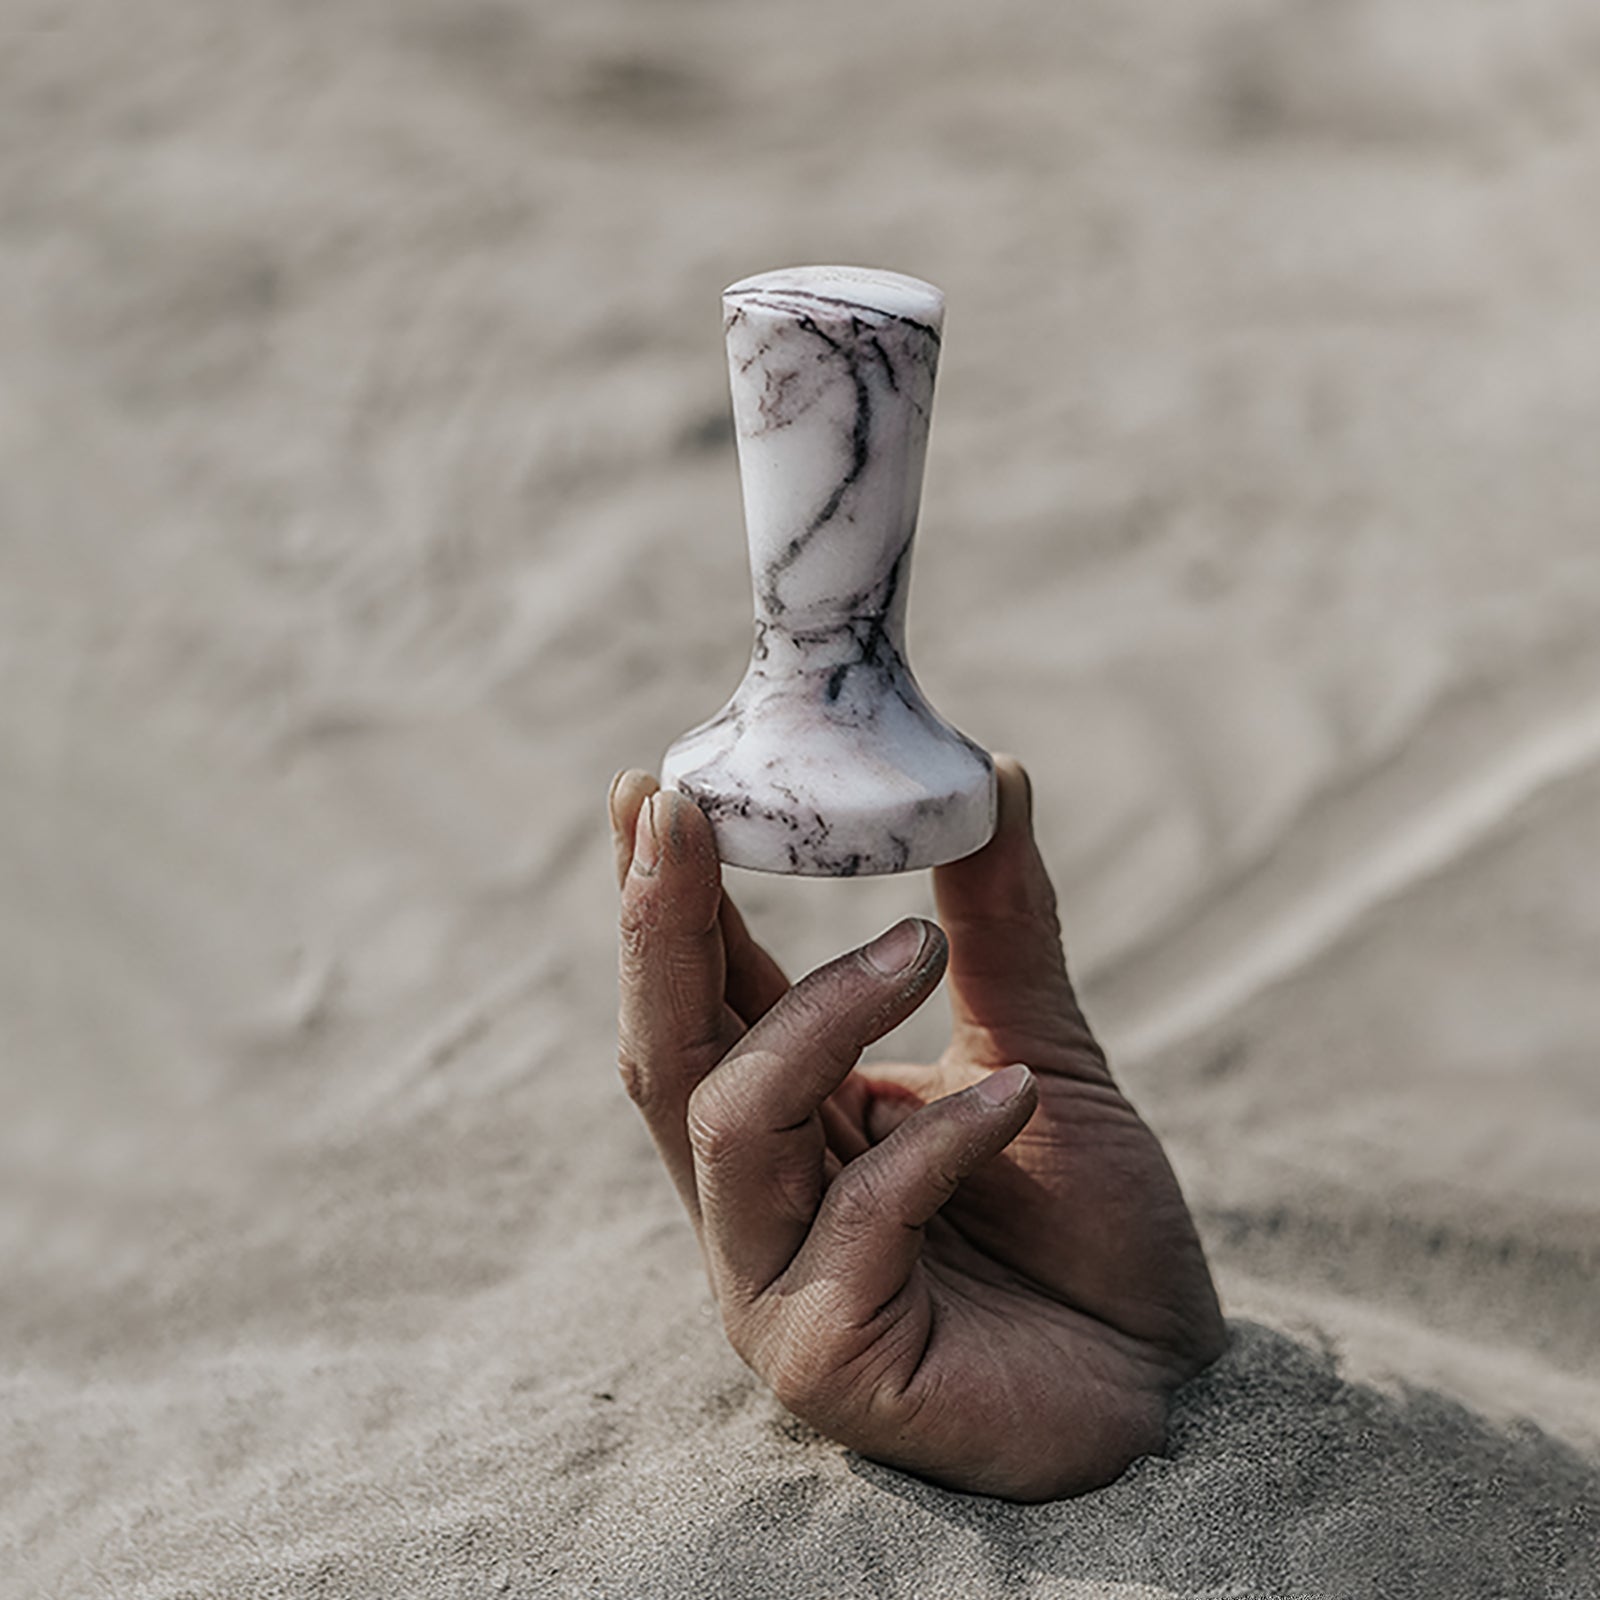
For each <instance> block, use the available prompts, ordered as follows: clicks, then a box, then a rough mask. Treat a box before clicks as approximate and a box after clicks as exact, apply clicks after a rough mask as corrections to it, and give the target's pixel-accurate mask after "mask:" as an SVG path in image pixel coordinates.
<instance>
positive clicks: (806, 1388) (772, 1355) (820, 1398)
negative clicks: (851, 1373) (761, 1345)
mask: <svg viewBox="0 0 1600 1600" xmlns="http://www.w3.org/2000/svg"><path fill="white" fill-rule="evenodd" d="M764 1356H765V1359H764V1360H763V1362H762V1371H761V1375H762V1377H764V1378H765V1379H766V1381H767V1386H768V1387H769V1388H770V1389H771V1390H772V1393H773V1395H774V1396H775V1397H776V1398H777V1401H778V1404H779V1405H781V1406H782V1407H783V1408H784V1410H786V1411H791V1412H793V1413H794V1414H795V1416H797V1417H804V1416H807V1415H812V1414H815V1413H816V1412H818V1411H820V1410H821V1409H822V1407H823V1402H824V1399H825V1397H826V1394H827V1389H828V1381H827V1380H828V1374H826V1373H824V1372H822V1371H820V1370H819V1363H818V1361H817V1358H816V1355H815V1353H814V1352H813V1351H812V1349H811V1348H810V1346H809V1345H808V1344H807V1342H805V1341H804V1340H801V1339H796V1338H794V1337H786V1338H782V1339H779V1340H777V1341H775V1342H774V1343H773V1344H772V1345H771V1346H770V1347H769V1348H768V1349H767V1350H766V1351H765V1352H764Z"/></svg>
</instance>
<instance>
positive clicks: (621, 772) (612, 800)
mask: <svg viewBox="0 0 1600 1600" xmlns="http://www.w3.org/2000/svg"><path fill="white" fill-rule="evenodd" d="M627 775H628V769H627V768H626V767H618V768H617V771H616V775H615V776H614V777H613V778H612V780H611V787H610V788H609V789H607V790H606V810H607V811H610V810H611V808H612V807H613V806H614V805H615V804H616V801H617V785H618V784H619V783H621V782H622V780H623V779H624V778H625V777H627Z"/></svg>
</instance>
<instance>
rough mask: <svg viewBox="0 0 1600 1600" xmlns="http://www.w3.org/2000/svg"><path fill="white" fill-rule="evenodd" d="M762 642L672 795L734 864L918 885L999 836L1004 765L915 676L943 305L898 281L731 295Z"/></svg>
mask: <svg viewBox="0 0 1600 1600" xmlns="http://www.w3.org/2000/svg"><path fill="white" fill-rule="evenodd" d="M722 301H723V307H724V312H725V321H724V326H725V328H726V331H727V340H728V370H729V375H730V378H731V381H732V387H733V420H734V429H735V432H736V435H737V438H738V448H739V472H740V477H741V480H742V482H743V487H744V513H745V526H746V532H747V534H748V536H749V544H750V571H751V577H752V580H753V583H754V588H755V646H754V649H753V650H752V653H751V658H750V666H749V670H748V671H747V672H746V674H745V677H744V681H743V682H742V683H741V684H740V685H739V688H738V691H737V692H736V693H735V694H734V697H733V698H732V699H731V700H730V701H729V702H728V704H727V705H726V706H724V707H723V709H722V710H721V711H720V712H718V714H717V715H716V716H715V717H713V718H712V719H711V720H710V721H709V722H706V723H702V724H701V725H700V726H699V727H698V728H694V729H692V730H691V731H690V732H688V733H686V734H684V736H683V737H682V738H681V739H679V740H678V741H677V743H676V744H674V745H673V746H672V748H671V749H670V750H668V752H667V755H666V760H665V761H664V763H663V765H662V774H661V775H662V781H663V783H665V784H667V785H669V786H671V787H675V788H677V789H679V790H681V791H682V792H683V793H684V794H686V795H689V796H690V797H691V798H692V799H694V800H695V801H696V802H697V803H698V804H699V806H700V808H701V809H702V810H703V811H704V812H705V814H706V816H707V817H709V818H710V820H711V824H712V827H713V829H714V830H715V833H716V839H717V850H718V853H719V854H720V855H721V857H722V859H723V860H724V861H726V862H728V863H730V864H732V865H734V866H740V867H756V868H759V869H761V870H762V871H766V872H786V873H801V874H805V875H808V876H813V877H840V878H845V877H854V876H856V875H857V874H867V873H883V872H907V871H910V870H911V869H913V868H916V867H929V866H935V865H937V864H938V863H939V862H942V861H953V860H955V859H956V858H957V857H959V856H964V855H969V854H970V853H971V852H972V851H974V850H976V849H978V848H979V846H981V845H983V844H984V843H985V842H986V841H987V840H988V838H989V836H990V834H992V833H993V831H994V819H995V780H994V765H993V763H992V762H991V761H990V760H989V757H988V756H987V755H986V754H985V753H984V752H983V751H982V750H981V749H979V748H978V746H977V745H975V744H973V743H972V741H971V740H970V739H967V738H965V737H964V736H963V735H962V734H960V733H958V732H957V731H956V730H955V729H954V728H952V727H951V726H950V724H949V723H948V722H946V721H944V719H943V718H941V717H940V716H939V714H938V713H937V712H936V711H935V710H934V709H933V707H932V706H930V705H929V704H928V702H927V700H926V699H925V698H924V697H923V694H922V691H921V689H919V688H918V687H917V681H916V679H915V678H914V677H912V675H911V668H910V666H909V665H908V664H907V662H906V648H905V638H906V596H907V590H908V587H909V584H910V579H911V542H912V536H913V534H914V533H915V531H916V524H917V506H918V502H919V500H920V498H921V493H922V464H923V458H924V456H925V454H926V451H927V443H928V413H929V410H930V408H931V406H932V403H933V381H934V374H935V372H936V371H937V368H938V364H939V337H940V331H941V328H942V326H943V322H944V296H943V295H942V294H941V293H940V292H939V290H937V289H935V288H934V287H933V285H932V284H928V283H923V282H921V281H920V280H918V279H916V278H907V277H903V276H901V274H899V273H897V272H875V271H867V270H864V269H861V268H857V267H795V268H791V269H788V270H785V271H781V272H767V273H763V274H762V275H761V276H759V277H755V278H746V279H744V280H743V281H742V282H740V283H736V284H734V285H733V287H732V288H731V289H727V290H725V291H724V292H723V297H722Z"/></svg>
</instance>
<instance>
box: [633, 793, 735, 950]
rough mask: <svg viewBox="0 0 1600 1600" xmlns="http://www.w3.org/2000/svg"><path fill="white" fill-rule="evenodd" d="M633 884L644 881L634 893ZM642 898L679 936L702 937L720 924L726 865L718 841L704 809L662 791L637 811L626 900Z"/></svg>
mask: <svg viewBox="0 0 1600 1600" xmlns="http://www.w3.org/2000/svg"><path fill="white" fill-rule="evenodd" d="M630 879H633V880H642V881H639V882H637V885H636V889H635V890H634V891H629V889H628V880H630ZM639 896H644V897H646V898H647V899H649V900H650V901H651V903H652V904H654V905H655V906H656V907H657V910H656V911H655V912H654V913H653V914H654V915H656V916H658V917H662V918H665V919H666V922H667V923H668V924H670V925H671V926H673V927H675V928H676V929H678V930H679V931H681V932H703V931H706V930H707V929H709V928H710V927H711V926H712V925H713V924H714V923H715V922H716V920H717V913H718V909H719V907H720V905H721V901H722V865H721V863H720V862H719V861H718V859H717V848H716V839H715V837H714V835H713V834H712V831H711V824H710V823H709V822H708V821H707V820H706V818H705V816H704V814H703V813H702V812H701V810H700V808H699V807H698V806H697V805H696V804H695V803H694V801H692V800H691V799H689V798H688V796H686V795H683V794H680V793H679V792H678V791H677V790H675V789H659V788H658V789H656V790H655V791H654V793H652V794H650V795H648V796H647V797H646V798H645V799H644V801H643V803H642V804H641V805H640V807H639V815H638V823H637V825H636V828H635V832H634V838H633V854H632V859H631V861H630V862H629V863H628V866H627V870H626V872H625V873H624V897H623V898H624V901H625V903H626V902H629V901H630V900H632V899H636V898H638V897H639Z"/></svg>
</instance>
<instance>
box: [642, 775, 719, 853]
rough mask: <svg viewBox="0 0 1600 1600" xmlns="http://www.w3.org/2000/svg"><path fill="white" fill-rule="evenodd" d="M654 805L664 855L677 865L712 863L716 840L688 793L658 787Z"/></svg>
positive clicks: (705, 819) (707, 821)
mask: <svg viewBox="0 0 1600 1600" xmlns="http://www.w3.org/2000/svg"><path fill="white" fill-rule="evenodd" d="M655 804H656V824H657V826H658V828H659V829H660V830H661V841H662V854H663V856H664V857H665V858H667V859H668V860H671V861H673V862H674V863H676V864H680V865H689V864H696V863H699V864H704V863H705V862H707V861H709V862H711V863H713V864H714V863H715V862H716V860H717V841H716V835H715V834H714V833H713V832H712V830H711V823H710V821H709V820H708V819H707V817H706V814H705V812H703V811H702V810H701V809H700V807H699V806H697V805H696V804H695V803H694V801H693V800H691V799H690V798H689V796H688V795H686V794H684V793H683V792H682V791H681V790H679V789H661V790H658V791H657V793H656V796H655Z"/></svg>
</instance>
